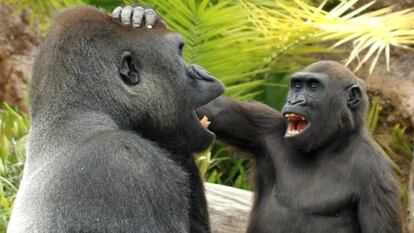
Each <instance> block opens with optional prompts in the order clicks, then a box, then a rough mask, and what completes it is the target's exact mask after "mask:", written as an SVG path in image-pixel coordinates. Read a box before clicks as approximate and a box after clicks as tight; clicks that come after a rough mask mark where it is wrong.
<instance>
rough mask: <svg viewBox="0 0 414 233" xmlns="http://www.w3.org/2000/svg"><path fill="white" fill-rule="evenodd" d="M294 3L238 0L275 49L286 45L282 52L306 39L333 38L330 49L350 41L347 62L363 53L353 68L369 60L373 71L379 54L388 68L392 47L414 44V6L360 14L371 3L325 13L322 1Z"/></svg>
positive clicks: (342, 5)
mask: <svg viewBox="0 0 414 233" xmlns="http://www.w3.org/2000/svg"><path fill="white" fill-rule="evenodd" d="M293 2H294V3H295V5H292V2H291V3H287V2H286V1H283V0H274V1H273V3H274V4H273V5H272V6H266V7H263V6H256V5H255V4H252V3H250V2H249V1H246V0H241V3H242V4H243V5H244V6H245V7H246V8H247V9H249V10H250V12H251V13H250V16H249V17H250V19H251V20H252V22H253V23H254V25H255V27H254V29H255V30H256V31H259V32H260V33H261V34H262V35H263V36H264V37H265V38H268V43H270V44H271V45H272V46H273V47H274V48H275V49H278V48H279V49H281V48H282V49H283V48H285V49H286V51H284V53H289V50H290V49H291V48H294V47H295V44H306V41H307V40H313V41H315V40H322V41H327V40H336V41H337V42H336V43H335V44H334V45H333V46H332V47H333V48H335V47H338V46H340V45H342V44H344V43H346V42H353V49H352V51H351V53H350V55H349V57H348V61H347V63H346V65H349V64H350V63H351V62H353V61H354V60H356V59H357V58H359V57H360V55H361V54H363V53H364V56H363V58H362V59H361V60H359V61H358V65H357V66H356V68H355V70H358V69H360V68H361V66H362V65H363V64H365V63H366V62H368V61H369V60H372V62H371V66H370V69H369V71H370V73H372V71H373V70H374V68H375V65H376V64H377V61H378V59H379V56H380V55H381V54H384V56H385V59H386V63H387V68H388V69H389V60H390V47H391V46H395V47H402V48H406V49H412V48H411V47H410V46H412V45H413V44H414V24H413V23H412V22H414V9H405V10H401V11H396V12H393V11H392V8H391V7H386V8H383V9H379V10H375V11H372V12H368V13H363V12H365V11H366V9H368V8H369V7H370V6H371V5H372V4H373V3H374V2H369V3H367V4H365V5H363V6H361V7H359V8H356V9H353V7H354V5H355V4H356V3H357V2H358V0H349V1H342V2H341V3H339V4H338V5H337V6H336V7H334V8H333V9H332V10H330V11H329V12H327V11H325V10H323V9H322V8H323V5H324V3H322V4H321V5H320V6H319V7H315V6H312V5H310V4H309V3H306V2H305V1H303V0H295V1H293ZM273 56H274V55H273ZM277 56H278V55H277ZM270 57H271V55H270Z"/></svg>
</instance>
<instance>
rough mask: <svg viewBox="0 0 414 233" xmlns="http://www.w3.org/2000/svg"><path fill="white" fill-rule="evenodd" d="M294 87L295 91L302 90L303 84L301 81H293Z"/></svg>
mask: <svg viewBox="0 0 414 233" xmlns="http://www.w3.org/2000/svg"><path fill="white" fill-rule="evenodd" d="M292 87H293V88H295V89H300V88H301V83H300V81H299V80H293V81H292Z"/></svg>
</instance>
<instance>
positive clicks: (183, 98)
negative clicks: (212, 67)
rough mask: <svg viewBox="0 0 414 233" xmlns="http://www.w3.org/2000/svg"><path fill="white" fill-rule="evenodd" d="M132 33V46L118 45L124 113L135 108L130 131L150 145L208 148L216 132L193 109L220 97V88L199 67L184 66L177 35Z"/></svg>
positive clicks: (181, 40)
mask: <svg viewBox="0 0 414 233" xmlns="http://www.w3.org/2000/svg"><path fill="white" fill-rule="evenodd" d="M135 33H137V34H138V35H133V36H134V38H129V40H128V41H133V42H132V43H131V42H128V41H122V44H123V46H121V48H122V49H121V50H119V53H120V55H119V62H118V64H119V65H118V77H119V81H121V82H122V85H121V86H122V88H123V89H124V90H123V92H124V93H126V94H127V96H128V97H126V98H128V99H129V100H130V102H129V103H128V109H137V110H138V112H137V116H136V117H135V119H136V121H134V122H133V124H134V125H133V127H134V128H136V129H137V131H139V132H140V133H143V134H144V136H147V137H150V138H151V139H153V140H154V141H158V142H161V143H163V142H165V144H171V143H172V142H173V143H174V147H175V148H176V147H177V144H185V145H182V147H187V149H188V150H191V151H192V152H194V151H201V150H203V149H206V147H207V146H209V145H210V144H211V142H212V140H213V139H214V134H213V133H212V132H210V131H208V130H207V129H206V128H205V127H203V126H202V124H200V120H199V119H198V117H197V115H196V113H195V109H196V108H198V107H200V106H202V105H204V104H206V103H208V102H210V101H211V100H213V99H214V98H216V97H217V96H219V95H221V94H223V92H224V87H223V84H222V83H221V82H220V81H218V80H216V79H215V78H214V77H212V76H211V75H210V74H209V73H208V72H207V71H205V70H204V69H203V68H202V67H200V66H197V65H187V64H186V63H185V62H184V60H183V58H182V56H181V54H182V49H183V47H184V41H183V39H182V37H181V36H180V35H178V34H176V33H170V32H168V33H162V34H158V33H156V32H155V33H150V34H149V35H148V36H146V37H142V35H141V36H140V35H139V33H142V32H140V31H139V30H137V31H136V32H131V34H135ZM138 38H140V39H138ZM125 45H127V46H125ZM132 112H135V111H132ZM142 116H144V117H142ZM131 117H133V116H131ZM133 118H134V117H133ZM159 132H161V133H162V134H161V135H160V134H159ZM177 136H178V137H177ZM167 146H168V145H167Z"/></svg>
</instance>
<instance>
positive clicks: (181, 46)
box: [178, 42, 184, 55]
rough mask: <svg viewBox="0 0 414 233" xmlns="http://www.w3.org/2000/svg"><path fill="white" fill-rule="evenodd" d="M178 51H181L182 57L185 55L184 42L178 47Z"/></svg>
mask: <svg viewBox="0 0 414 233" xmlns="http://www.w3.org/2000/svg"><path fill="white" fill-rule="evenodd" d="M178 49H179V51H180V55H182V54H183V49H184V42H181V43H180V44H179V45H178Z"/></svg>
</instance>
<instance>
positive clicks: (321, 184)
mask: <svg viewBox="0 0 414 233" xmlns="http://www.w3.org/2000/svg"><path fill="white" fill-rule="evenodd" d="M275 167H276V179H275V180H276V182H275V184H274V186H273V189H272V192H271V193H272V198H273V199H274V201H275V204H276V205H278V206H280V207H281V208H285V209H286V210H290V211H295V212H302V213H304V214H307V215H321V216H331V215H337V214H338V213H340V212H341V211H342V210H344V209H347V208H348V207H350V206H352V205H353V200H354V198H353V197H354V196H355V193H356V189H355V187H354V184H353V181H352V180H351V178H350V176H351V174H350V173H351V171H350V169H347V167H346V164H344V163H340V162H336V161H324V162H315V163H313V162H311V163H296V164H295V163H293V162H291V161H288V160H285V161H279V163H277V165H276V166H275Z"/></svg>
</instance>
